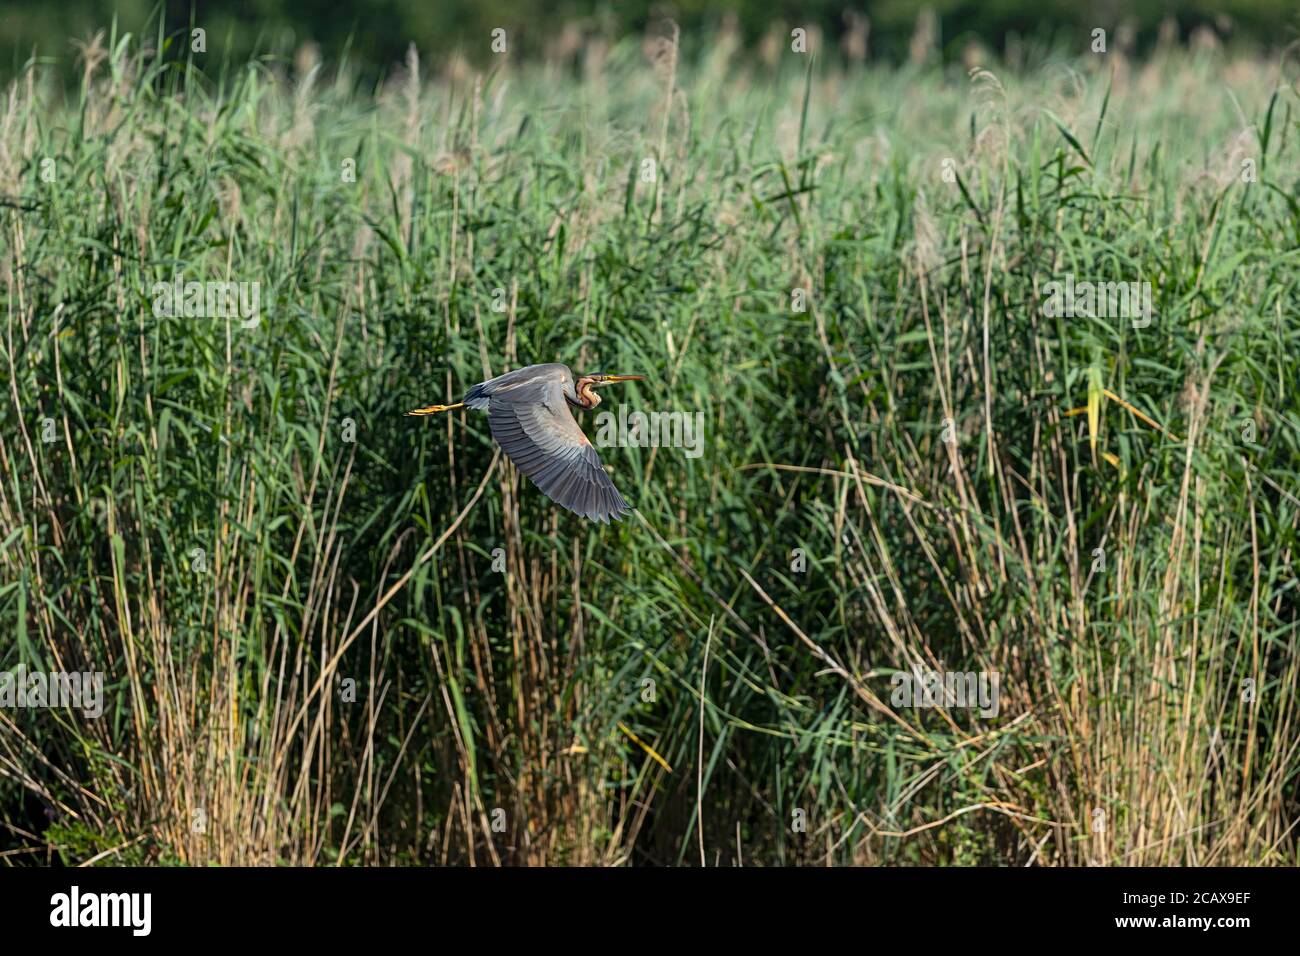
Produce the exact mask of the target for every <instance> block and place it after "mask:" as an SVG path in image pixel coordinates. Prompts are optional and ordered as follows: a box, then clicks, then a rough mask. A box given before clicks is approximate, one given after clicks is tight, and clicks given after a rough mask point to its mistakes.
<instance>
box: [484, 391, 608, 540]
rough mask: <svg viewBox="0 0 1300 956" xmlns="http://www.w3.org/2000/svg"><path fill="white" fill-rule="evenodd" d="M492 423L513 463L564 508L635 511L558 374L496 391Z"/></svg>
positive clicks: (595, 512)
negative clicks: (574, 409) (580, 421)
mask: <svg viewBox="0 0 1300 956" xmlns="http://www.w3.org/2000/svg"><path fill="white" fill-rule="evenodd" d="M560 368H562V369H563V366H560ZM564 372H565V374H567V373H568V370H567V369H564ZM488 424H489V425H490V426H491V428H492V437H493V438H495V439H496V441H497V444H498V445H500V446H501V450H502V451H504V452H505V453H506V455H507V456H508V457H509V458H510V460H511V461H513V462H514V463H515V467H516V468H518V469H519V470H520V471H522V472H523V473H524V474H525V475H527V476H528V477H529V479H530V480H531V481H532V482H533V484H535V485H536V486H537V487H538V488H539V489H540V490H541V492H542V494H544V495H546V497H548V498H550V499H551V500H552V501H554V502H555V503H556V504H558V505H560V506H561V507H564V508H568V509H569V510H570V511H572V512H575V513H577V514H580V515H583V516H584V517H586V518H590V519H591V520H593V521H606V522H608V521H609V519H610V518H615V519H618V518H620V517H621V516H622V515H624V514H627V513H628V512H629V511H631V510H632V509H631V508H630V507H629V506H628V503H627V502H626V501H625V500H624V499H623V496H622V495H621V494H619V493H618V489H617V488H615V487H614V483H613V482H612V481H610V480H609V475H607V474H605V469H604V467H603V466H602V465H601V463H600V456H599V455H597V454H596V449H594V448H592V447H591V442H590V441H589V440H588V439H587V436H586V435H585V434H583V431H582V429H581V428H579V427H578V423H577V422H576V421H574V420H573V415H572V414H571V413H570V411H569V406H568V403H567V402H565V400H564V392H563V389H562V383H561V380H560V379H559V378H558V377H556V378H552V379H550V380H549V381H546V382H545V383H544V385H538V384H519V385H517V386H515V387H513V388H505V389H502V390H500V391H496V390H494V391H493V392H492V394H491V404H490V407H489V411H488Z"/></svg>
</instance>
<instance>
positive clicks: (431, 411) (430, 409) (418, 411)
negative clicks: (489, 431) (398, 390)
mask: <svg viewBox="0 0 1300 956" xmlns="http://www.w3.org/2000/svg"><path fill="white" fill-rule="evenodd" d="M464 407H465V403H464V402H457V403H456V404H455V405H425V406H424V408H413V409H411V410H410V411H409V412H407V413H406V414H408V415H436V414H438V413H439V412H449V411H451V410H452V409H453V408H464Z"/></svg>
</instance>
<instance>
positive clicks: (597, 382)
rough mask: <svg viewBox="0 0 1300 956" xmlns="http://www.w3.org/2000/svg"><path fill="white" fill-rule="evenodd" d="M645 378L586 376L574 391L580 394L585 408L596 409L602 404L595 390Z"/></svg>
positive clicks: (579, 398) (579, 399)
mask: <svg viewBox="0 0 1300 956" xmlns="http://www.w3.org/2000/svg"><path fill="white" fill-rule="evenodd" d="M644 378H645V376H644V375H584V376H582V378H580V379H578V383H577V385H576V386H575V387H574V391H576V392H577V393H578V402H579V404H581V405H582V407H583V408H595V407H596V406H597V405H599V404H600V396H599V395H597V394H596V392H595V389H598V388H602V387H603V386H605V385H614V384H615V383H617V382H640V381H642V380H643V379H644Z"/></svg>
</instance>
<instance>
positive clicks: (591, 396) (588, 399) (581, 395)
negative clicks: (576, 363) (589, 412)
mask: <svg viewBox="0 0 1300 956" xmlns="http://www.w3.org/2000/svg"><path fill="white" fill-rule="evenodd" d="M592 381H593V380H592V379H591V378H589V377H586V376H584V377H582V378H580V379H578V386H577V388H576V389H575V391H576V392H577V393H578V403H579V404H580V405H581V406H582V407H583V408H595V407H596V406H597V405H599V404H600V396H599V395H598V394H596V390H595V389H594V388H592V387H591V383H592Z"/></svg>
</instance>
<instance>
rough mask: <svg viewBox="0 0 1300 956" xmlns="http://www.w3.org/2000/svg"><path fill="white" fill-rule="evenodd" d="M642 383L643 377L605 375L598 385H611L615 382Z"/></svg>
mask: <svg viewBox="0 0 1300 956" xmlns="http://www.w3.org/2000/svg"><path fill="white" fill-rule="evenodd" d="M643 381H645V376H644V375H606V376H604V377H603V378H602V379H601V381H600V384H601V385H613V384H614V383H615V382H643Z"/></svg>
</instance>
